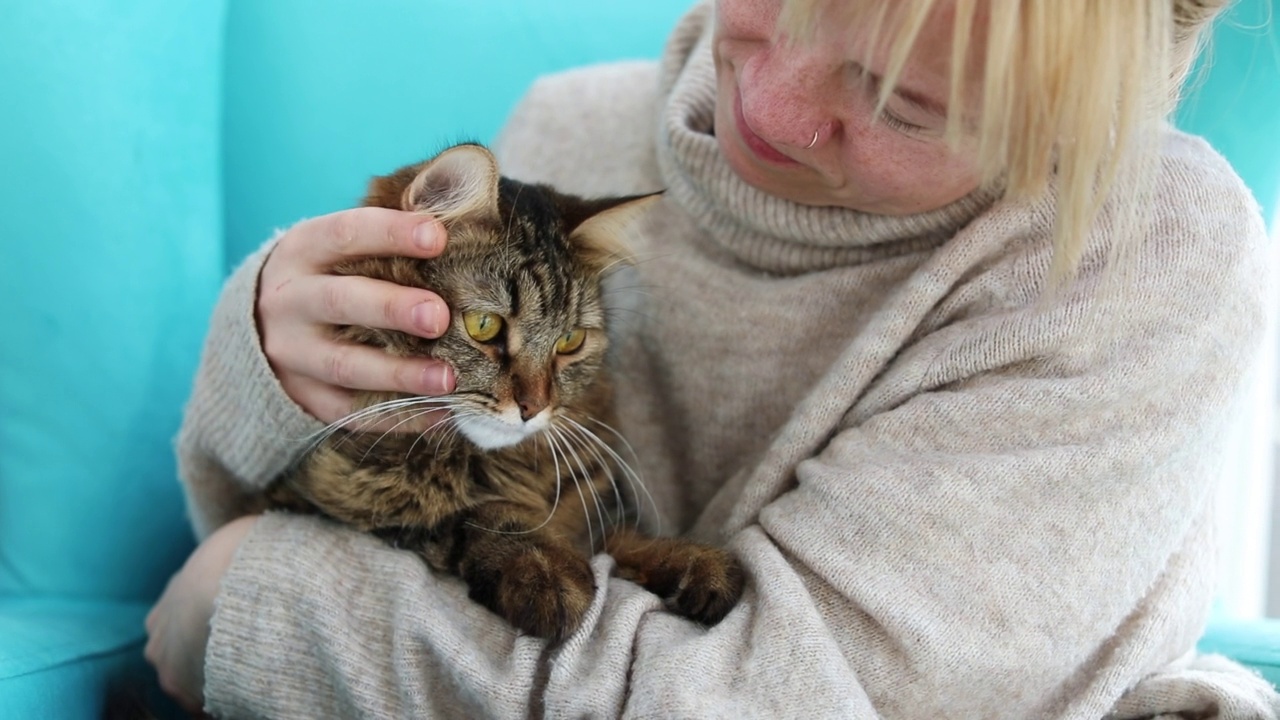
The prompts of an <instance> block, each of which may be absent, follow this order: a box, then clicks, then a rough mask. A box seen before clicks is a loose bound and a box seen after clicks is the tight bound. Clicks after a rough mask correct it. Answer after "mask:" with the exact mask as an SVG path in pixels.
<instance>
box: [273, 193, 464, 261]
mask: <svg viewBox="0 0 1280 720" xmlns="http://www.w3.org/2000/svg"><path fill="white" fill-rule="evenodd" d="M287 235H294V236H295V237H297V238H307V242H305V243H303V242H297V243H289V248H288V250H289V252H296V253H298V256H299V258H300V259H302V260H304V261H305V262H306V263H307V264H308V265H310V266H311V267H312V268H314V269H316V270H320V271H328V270H329V269H330V268H332V267H333V266H334V265H335V264H337V263H340V262H342V261H344V260H350V259H352V258H359V257H391V256H399V257H421V258H431V257H435V256H437V255H439V254H440V253H441V252H442V251H443V250H444V245H445V230H444V226H442V225H441V224H440V222H439V221H437V220H436V219H434V218H431V217H427V216H424V215H420V214H416V213H408V212H404V211H401V210H388V209H386V208H377V207H362V208H353V209H351V210H343V211H341V212H336V213H331V214H329V215H322V216H320V217H316V218H311V219H309V220H304V221H302V222H300V223H298V224H297V225H295V226H294V227H292V228H290V229H289V233H288V234H287ZM281 241H282V243H283V242H284V238H282V240H281Z"/></svg>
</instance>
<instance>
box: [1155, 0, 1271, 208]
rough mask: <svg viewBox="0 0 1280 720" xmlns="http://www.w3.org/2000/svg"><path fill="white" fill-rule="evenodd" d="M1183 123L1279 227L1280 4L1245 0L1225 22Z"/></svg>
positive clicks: (1194, 83) (1194, 81)
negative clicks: (1235, 175) (1223, 161)
mask: <svg viewBox="0 0 1280 720" xmlns="http://www.w3.org/2000/svg"><path fill="white" fill-rule="evenodd" d="M1188 90H1189V95H1188V97H1187V98H1186V100H1185V101H1184V102H1183V104H1182V106H1181V107H1180V108H1179V110H1178V113H1177V117H1176V120H1177V124H1178V125H1179V126H1180V127H1182V128H1185V129H1187V130H1189V131H1190V132H1194V133H1196V134H1197V135H1203V136H1204V137H1205V138H1207V139H1208V140H1209V142H1210V143H1212V144H1213V146H1214V147H1215V148H1217V149H1218V152H1221V153H1222V154H1223V155H1225V156H1226V158H1227V159H1228V160H1230V161H1231V164H1232V165H1233V166H1235V168H1236V172H1238V173H1240V176H1241V177H1243V178H1244V180H1245V183H1246V184H1247V185H1249V187H1250V188H1251V189H1252V190H1253V192H1254V196H1255V197H1257V199H1258V202H1259V203H1260V204H1261V205H1262V207H1263V213H1264V217H1266V218H1267V219H1268V220H1269V222H1270V223H1271V226H1272V227H1275V224H1276V220H1277V217H1276V213H1277V205H1280V0H1239V1H1238V2H1236V3H1235V4H1234V5H1233V6H1232V7H1231V8H1229V9H1228V11H1227V12H1226V13H1224V15H1223V16H1222V17H1221V18H1220V19H1219V20H1218V24H1217V27H1216V30H1215V32H1214V34H1213V36H1212V38H1211V41H1210V43H1209V45H1208V48H1207V52H1206V53H1205V54H1204V55H1203V56H1202V57H1201V60H1200V62H1199V64H1198V66H1197V68H1196V70H1195V71H1193V73H1192V75H1191V79H1190V81H1189V83H1188Z"/></svg>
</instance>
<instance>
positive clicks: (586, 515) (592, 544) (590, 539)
mask: <svg viewBox="0 0 1280 720" xmlns="http://www.w3.org/2000/svg"><path fill="white" fill-rule="evenodd" d="M548 429H549V430H551V431H553V433H548V435H547V439H548V443H547V444H548V445H549V446H550V447H551V448H553V450H552V455H551V456H552V457H553V458H554V457H555V450H554V448H556V447H557V445H556V443H555V442H554V440H555V439H556V438H558V437H560V436H559V434H555V433H554V431H555V429H556V428H555V426H552V427H550V428H548ZM557 463H558V461H557ZM564 463H565V467H566V468H568V469H569V475H570V477H573V469H572V468H570V467H569V457H568V455H565V460H564ZM556 473H557V475H556V477H557V478H558V477H559V466H558V464H557V470H556ZM573 485H574V488H575V489H577V491H578V500H580V501H581V502H582V515H583V518H584V519H585V520H586V521H587V542H588V543H590V547H592V548H594V547H595V546H596V536H595V533H594V532H592V530H591V511H590V510H588V509H587V499H586V497H584V496H583V494H582V486H581V485H579V484H578V479H577V478H576V477H573ZM603 530H604V528H601V531H603Z"/></svg>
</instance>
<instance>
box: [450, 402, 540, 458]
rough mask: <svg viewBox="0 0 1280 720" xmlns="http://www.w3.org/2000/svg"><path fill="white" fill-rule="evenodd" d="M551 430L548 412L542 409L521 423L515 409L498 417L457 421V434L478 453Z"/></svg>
mask: <svg viewBox="0 0 1280 720" xmlns="http://www.w3.org/2000/svg"><path fill="white" fill-rule="evenodd" d="M550 426H551V410H550V409H549V408H548V409H545V410H543V411H542V412H540V413H538V414H537V415H534V416H533V417H531V418H529V419H528V420H522V419H521V418H520V414H519V413H518V412H516V410H515V409H514V408H511V409H509V410H508V411H507V412H504V413H502V414H501V415H470V416H467V417H461V418H458V431H459V432H461V433H462V434H463V435H464V436H465V437H466V438H467V439H468V440H470V441H471V442H473V443H475V444H476V446H477V447H479V448H480V449H481V450H498V449H500V448H504V447H510V446H511V445H515V444H516V443H518V442H520V441H522V440H524V439H526V438H528V437H531V436H533V435H535V434H537V433H540V432H542V431H543V430H546V429H547V428H548V427H550Z"/></svg>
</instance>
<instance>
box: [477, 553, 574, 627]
mask: <svg viewBox="0 0 1280 720" xmlns="http://www.w3.org/2000/svg"><path fill="white" fill-rule="evenodd" d="M495 590H496V592H495V596H494V598H493V599H494V605H493V609H494V610H496V611H497V612H498V614H499V615H501V616H503V617H504V618H506V620H507V622H509V623H511V624H512V625H514V626H515V627H517V628H519V629H520V630H521V631H522V632H524V633H526V634H529V635H534V636H536V637H542V638H550V639H554V640H560V639H563V638H566V637H568V636H570V635H572V634H573V632H574V631H575V630H577V629H578V627H579V626H580V625H581V624H582V619H583V617H585V616H586V614H587V609H588V608H590V607H591V600H592V598H594V597H595V593H596V584H595V577H594V575H593V574H592V572H591V565H590V564H589V563H588V562H587V559H586V558H585V557H583V556H582V555H580V554H579V553H577V552H574V551H573V550H571V549H569V548H562V547H559V546H556V545H534V546H531V547H530V548H529V549H528V550H526V551H523V552H520V553H519V554H517V555H514V556H513V557H512V558H511V559H510V560H508V561H507V562H506V563H505V565H504V567H503V569H502V574H501V577H500V578H499V579H498V582H497V587H496V588H495Z"/></svg>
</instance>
